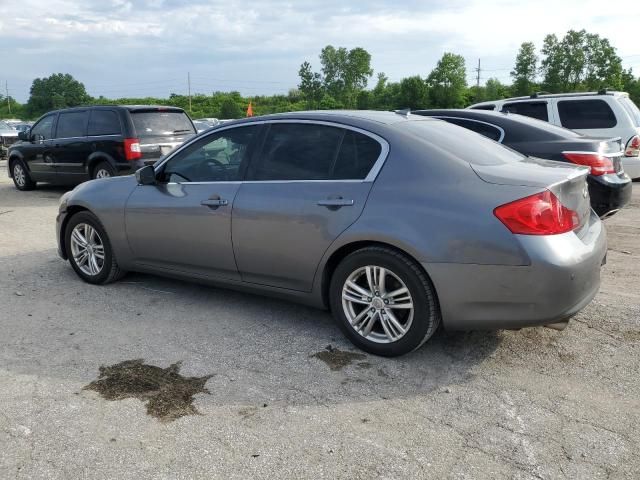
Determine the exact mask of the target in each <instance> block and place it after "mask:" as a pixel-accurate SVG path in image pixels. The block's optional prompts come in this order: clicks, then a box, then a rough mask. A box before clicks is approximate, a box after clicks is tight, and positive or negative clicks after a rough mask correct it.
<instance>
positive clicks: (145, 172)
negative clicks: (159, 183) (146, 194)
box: [136, 165, 156, 185]
mask: <svg viewBox="0 0 640 480" xmlns="http://www.w3.org/2000/svg"><path fill="white" fill-rule="evenodd" d="M136 180H137V181H138V185H155V183H156V171H155V170H154V169H153V165H145V166H144V167H142V168H141V169H139V170H136Z"/></svg>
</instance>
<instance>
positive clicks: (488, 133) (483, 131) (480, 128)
mask: <svg viewBox="0 0 640 480" xmlns="http://www.w3.org/2000/svg"><path fill="white" fill-rule="evenodd" d="M436 118H440V117H436ZM440 119H441V120H444V121H445V122H449V123H453V124H454V125H459V126H461V127H464V128H466V129H468V130H472V131H474V132H476V133H479V134H480V135H482V136H483V137H487V138H490V139H491V140H494V141H496V142H497V141H499V140H500V137H502V131H501V130H500V129H499V128H498V127H495V126H493V125H489V124H487V123H483V122H476V121H474V120H467V119H464V118H440Z"/></svg>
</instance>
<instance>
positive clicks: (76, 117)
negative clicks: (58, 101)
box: [56, 111, 89, 138]
mask: <svg viewBox="0 0 640 480" xmlns="http://www.w3.org/2000/svg"><path fill="white" fill-rule="evenodd" d="M88 118H89V112H87V111H84V112H67V113H61V114H60V116H59V117H58V127H57V129H56V138H72V137H84V136H85V135H86V134H87V120H88Z"/></svg>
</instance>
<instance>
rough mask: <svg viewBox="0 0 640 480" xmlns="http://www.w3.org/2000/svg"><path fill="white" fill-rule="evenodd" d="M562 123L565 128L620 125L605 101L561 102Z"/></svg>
mask: <svg viewBox="0 0 640 480" xmlns="http://www.w3.org/2000/svg"><path fill="white" fill-rule="evenodd" d="M558 113H559V114H560V123H562V126H563V127H565V128H572V129H577V130H579V129H589V128H613V127H615V126H616V124H617V123H618V122H617V121H616V116H615V114H614V113H613V110H611V107H610V106H609V104H608V103H607V102H605V101H604V100H560V101H559V102H558Z"/></svg>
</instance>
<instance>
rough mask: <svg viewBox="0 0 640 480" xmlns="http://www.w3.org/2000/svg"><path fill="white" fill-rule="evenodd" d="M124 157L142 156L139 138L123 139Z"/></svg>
mask: <svg viewBox="0 0 640 480" xmlns="http://www.w3.org/2000/svg"><path fill="white" fill-rule="evenodd" d="M124 158H126V159H127V160H129V161H131V160H137V159H139V158H142V150H141V149H140V140H139V139H137V138H125V139H124Z"/></svg>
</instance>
